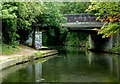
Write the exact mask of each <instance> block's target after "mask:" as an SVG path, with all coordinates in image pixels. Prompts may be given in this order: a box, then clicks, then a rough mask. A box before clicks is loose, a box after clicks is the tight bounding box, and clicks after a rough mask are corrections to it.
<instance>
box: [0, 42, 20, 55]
mask: <svg viewBox="0 0 120 84" xmlns="http://www.w3.org/2000/svg"><path fill="white" fill-rule="evenodd" d="M20 51H21V50H20V48H19V47H16V46H14V45H7V44H2V55H10V54H14V53H15V52H20Z"/></svg>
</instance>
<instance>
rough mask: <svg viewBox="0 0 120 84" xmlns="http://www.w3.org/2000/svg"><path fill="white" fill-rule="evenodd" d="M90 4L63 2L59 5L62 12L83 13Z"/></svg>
mask: <svg viewBox="0 0 120 84" xmlns="http://www.w3.org/2000/svg"><path fill="white" fill-rule="evenodd" d="M90 4H91V3H90V2H63V5H62V6H61V12H62V13H63V14H80V13H85V10H86V9H87V8H88V7H89V5H90Z"/></svg>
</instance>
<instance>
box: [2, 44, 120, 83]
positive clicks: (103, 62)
mask: <svg viewBox="0 0 120 84" xmlns="http://www.w3.org/2000/svg"><path fill="white" fill-rule="evenodd" d="M51 48H53V49H57V50H58V51H59V55H57V56H50V57H47V58H43V59H39V60H34V61H32V62H27V63H24V64H20V65H16V66H13V67H10V68H7V69H4V70H2V83H7V82H9V83H11V82H32V83H35V82H43V83H44V82H52V83H54V82H91V83H92V82H96V83H97V82H98V83H103V82H106V83H107V82H112V83H117V82H119V80H120V73H119V72H120V67H119V65H120V56H116V55H115V54H109V53H100V52H89V51H88V52H87V49H85V48H80V47H71V46H69V47H68V46H67V47H60V46H58V47H56V46H55V47H51Z"/></svg>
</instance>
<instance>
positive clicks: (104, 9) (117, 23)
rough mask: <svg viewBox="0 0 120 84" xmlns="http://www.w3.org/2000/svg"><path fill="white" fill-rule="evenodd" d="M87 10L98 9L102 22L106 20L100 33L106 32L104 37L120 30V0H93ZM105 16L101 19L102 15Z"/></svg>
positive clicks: (97, 12)
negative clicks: (112, 0)
mask: <svg viewBox="0 0 120 84" xmlns="http://www.w3.org/2000/svg"><path fill="white" fill-rule="evenodd" d="M86 11H87V12H92V11H96V13H95V15H98V16H99V17H98V18H97V19H99V20H100V21H101V22H105V23H104V25H103V26H102V28H101V30H100V31H99V32H98V34H104V35H103V37H104V38H105V37H109V36H111V35H113V34H116V33H117V32H118V31H119V30H120V2H99V3H96V2H93V3H92V4H91V5H90V6H89V8H88V9H87V10H86ZM102 14H105V16H104V17H103V18H102V19H100V15H102Z"/></svg>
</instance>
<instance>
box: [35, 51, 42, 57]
mask: <svg viewBox="0 0 120 84" xmlns="http://www.w3.org/2000/svg"><path fill="white" fill-rule="evenodd" d="M34 54H35V55H37V56H39V57H42V53H41V52H37V53H34Z"/></svg>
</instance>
